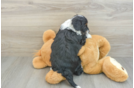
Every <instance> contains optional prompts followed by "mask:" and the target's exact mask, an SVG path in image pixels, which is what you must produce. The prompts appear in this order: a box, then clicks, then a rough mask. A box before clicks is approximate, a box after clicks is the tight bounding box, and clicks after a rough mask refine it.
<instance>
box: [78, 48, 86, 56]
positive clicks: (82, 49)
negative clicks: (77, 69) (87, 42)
mask: <svg viewBox="0 0 134 88" xmlns="http://www.w3.org/2000/svg"><path fill="white" fill-rule="evenodd" d="M85 49H86V48H85V46H82V47H81V49H80V50H79V52H78V56H80V55H81V54H82V53H84V51H85Z"/></svg>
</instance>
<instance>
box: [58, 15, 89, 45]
mask: <svg viewBox="0 0 134 88" xmlns="http://www.w3.org/2000/svg"><path fill="white" fill-rule="evenodd" d="M87 24H88V21H87V19H86V18H85V17H84V16H82V15H75V16H74V17H73V18H71V19H68V20H67V21H65V22H64V23H63V24H62V25H61V28H60V30H65V29H68V30H72V31H74V32H76V33H77V35H81V36H82V44H84V43H85V40H86V38H91V35H90V34H89V28H88V26H87Z"/></svg>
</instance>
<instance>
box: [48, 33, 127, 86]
mask: <svg viewBox="0 0 134 88" xmlns="http://www.w3.org/2000/svg"><path fill="white" fill-rule="evenodd" d="M109 51H110V44H109V42H108V41H107V40H106V38H104V37H102V36H99V35H92V38H91V39H86V43H85V45H84V46H83V47H82V48H81V49H80V51H79V53H78V56H79V57H80V59H81V61H82V63H81V64H82V66H83V70H84V72H85V73H87V74H99V73H101V72H103V73H104V74H105V75H106V76H107V77H108V78H110V79H111V80H114V81H116V82H123V81H126V80H127V78H128V74H127V71H126V70H125V68H123V67H122V66H121V65H120V64H119V63H118V62H117V61H116V60H115V59H113V58H111V57H109V56H106V55H107V54H108V52H109ZM57 74H59V73H57ZM48 75H49V73H48V74H47V75H46V81H47V80H48V79H51V78H49V77H51V76H48ZM57 79H58V80H60V79H59V77H55V79H52V80H51V81H50V80H49V83H51V84H53V82H54V81H56V80H57ZM62 80H65V79H63V78H62V79H61V80H60V81H58V83H59V82H61V81H62Z"/></svg>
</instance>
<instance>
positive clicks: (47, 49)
mask: <svg viewBox="0 0 134 88" xmlns="http://www.w3.org/2000/svg"><path fill="white" fill-rule="evenodd" d="M55 36H56V34H55V32H54V31H53V30H47V31H46V32H44V34H43V41H44V45H43V46H42V47H41V49H40V50H39V51H38V52H37V53H36V54H35V55H34V56H35V58H34V59H33V66H34V68H44V67H46V66H51V62H50V54H51V52H52V50H51V45H52V43H53V41H54V38H55Z"/></svg>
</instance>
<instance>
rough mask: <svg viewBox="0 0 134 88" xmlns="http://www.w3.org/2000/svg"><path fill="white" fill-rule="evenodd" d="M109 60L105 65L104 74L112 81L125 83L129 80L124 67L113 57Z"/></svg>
mask: <svg viewBox="0 0 134 88" xmlns="http://www.w3.org/2000/svg"><path fill="white" fill-rule="evenodd" d="M105 58H107V59H106V60H105V61H104V63H103V69H102V70H103V72H104V74H105V75H106V76H107V77H108V78H110V79H111V80H114V81H117V82H123V81H125V80H127V78H128V74H127V71H126V70H125V68H123V67H122V65H121V64H120V63H118V62H117V61H116V60H115V59H113V58H111V57H105Z"/></svg>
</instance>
